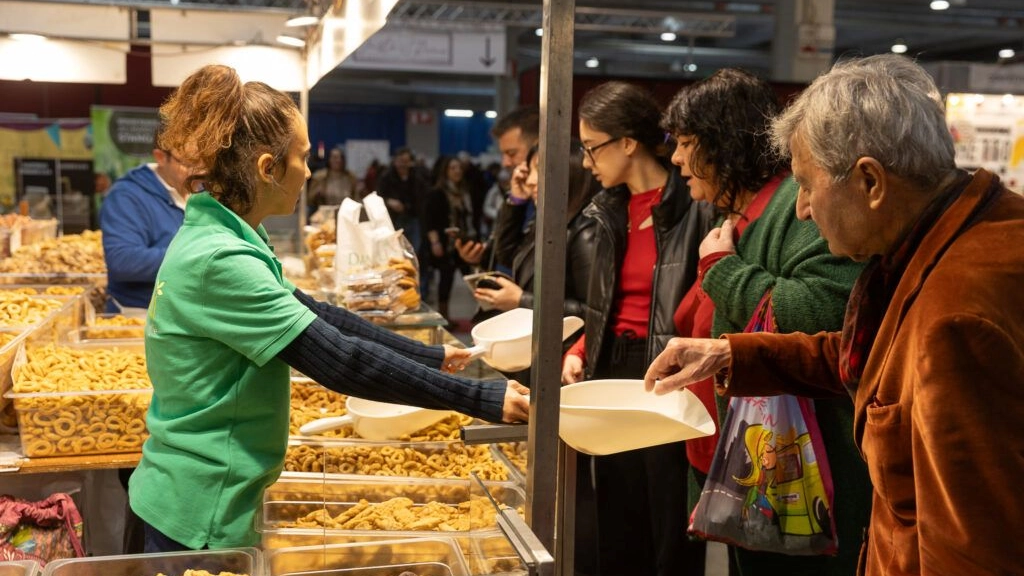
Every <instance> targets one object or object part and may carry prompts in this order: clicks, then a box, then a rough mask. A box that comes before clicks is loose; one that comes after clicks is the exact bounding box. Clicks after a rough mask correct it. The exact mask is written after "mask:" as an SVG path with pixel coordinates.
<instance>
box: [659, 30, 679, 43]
mask: <svg viewBox="0 0 1024 576" xmlns="http://www.w3.org/2000/svg"><path fill="white" fill-rule="evenodd" d="M661 39H662V41H664V42H675V41H676V33H675V32H662V33H661Z"/></svg>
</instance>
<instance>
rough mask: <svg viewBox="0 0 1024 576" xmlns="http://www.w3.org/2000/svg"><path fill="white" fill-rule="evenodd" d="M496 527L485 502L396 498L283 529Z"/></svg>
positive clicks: (319, 513) (310, 517)
mask: <svg viewBox="0 0 1024 576" xmlns="http://www.w3.org/2000/svg"><path fill="white" fill-rule="evenodd" d="M497 524H498V522H497V512H496V511H495V510H494V507H493V506H492V505H491V504H490V502H489V501H488V500H487V499H486V498H471V499H470V500H469V501H467V502H460V503H459V504H458V505H457V506H453V505H448V504H442V503H440V502H428V503H426V504H422V505H417V504H416V503H414V502H413V501H412V500H411V499H409V498H404V497H398V498H392V499H390V500H387V501H384V502H380V503H376V504H371V503H369V502H368V501H366V500H360V501H359V503H358V504H355V505H354V506H351V507H349V508H348V509H347V510H345V511H344V512H342V513H340V514H338V515H337V516H333V517H332V516H331V515H330V513H329V512H328V511H327V510H325V509H323V508H321V509H318V510H316V511H314V512H310V513H309V514H306V515H305V516H303V517H301V518H299V519H298V520H296V521H295V522H290V523H286V524H285V525H283V526H282V527H283V528H329V529H338V530H389V531H394V530H402V531H405V530H412V531H435V532H467V531H469V530H479V529H483V528H493V527H495V526H497Z"/></svg>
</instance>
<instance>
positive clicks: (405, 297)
mask: <svg viewBox="0 0 1024 576" xmlns="http://www.w3.org/2000/svg"><path fill="white" fill-rule="evenodd" d="M388 268H390V269H392V270H397V271H398V272H401V273H402V277H401V278H399V279H398V281H397V282H396V284H397V285H398V287H399V288H401V289H402V293H401V294H399V295H398V300H399V301H400V302H401V303H402V304H404V305H405V307H406V308H407V309H409V310H415V309H417V308H419V307H420V281H419V271H418V270H417V267H416V263H415V262H414V261H412V260H408V259H405V258H392V259H390V260H388Z"/></svg>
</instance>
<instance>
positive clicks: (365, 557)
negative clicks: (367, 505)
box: [265, 538, 470, 576]
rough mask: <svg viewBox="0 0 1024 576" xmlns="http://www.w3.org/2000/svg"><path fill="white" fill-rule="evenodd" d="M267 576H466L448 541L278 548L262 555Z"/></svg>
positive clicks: (458, 552)
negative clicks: (412, 575)
mask: <svg viewBox="0 0 1024 576" xmlns="http://www.w3.org/2000/svg"><path fill="white" fill-rule="evenodd" d="M265 557H266V565H267V569H268V572H269V574H270V575H271V576H297V575H299V574H302V575H312V574H317V575H323V576H397V575H398V574H401V573H402V572H405V571H410V572H413V573H415V574H416V575H417V576H469V575H470V571H469V568H468V567H467V565H466V560H465V558H464V557H463V555H462V551H461V549H460V547H459V545H458V544H457V543H456V542H455V541H454V540H452V539H451V538H410V539H404V540H383V541H377V542H359V543H350V544H328V545H326V546H303V547H297V548H280V549H277V550H270V551H268V552H267V553H266V554H265Z"/></svg>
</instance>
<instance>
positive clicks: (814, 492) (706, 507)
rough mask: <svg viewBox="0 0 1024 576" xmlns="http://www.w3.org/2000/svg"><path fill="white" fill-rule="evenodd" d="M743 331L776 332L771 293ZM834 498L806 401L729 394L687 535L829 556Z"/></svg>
mask: <svg viewBox="0 0 1024 576" xmlns="http://www.w3.org/2000/svg"><path fill="white" fill-rule="evenodd" d="M745 331H746V332H774V331H775V318H774V314H773V312H772V305H771V293H770V292H769V293H768V294H765V296H764V298H762V299H761V303H760V305H759V306H758V309H757V312H756V313H755V314H754V318H753V319H751V321H750V324H749V325H748V326H747V328H746V330H745ZM833 501H834V499H833V487H832V474H831V472H830V470H829V465H828V458H827V457H826V455H825V446H824V443H823V442H822V438H821V431H820V430H819V429H818V420H817V418H816V417H815V415H814V404H813V403H812V401H811V400H810V399H808V398H802V397H800V398H798V397H796V396H789V395H783V396H770V397H764V396H755V397H734V398H732V399H731V400H730V401H729V408H728V410H727V412H726V416H725V421H724V422H723V423H722V432H721V439H720V440H719V443H718V447H717V448H716V450H715V457H714V460H713V461H712V463H711V469H710V471H709V472H708V479H707V482H705V483H704V488H703V490H702V491H701V495H700V500H699V501H698V502H697V506H696V508H695V509H694V512H693V516H692V517H691V522H690V533H691V534H695V535H697V536H700V537H703V538H706V539H708V540H717V541H720V542H726V543H728V544H732V545H735V546H741V547H743V548H747V549H750V550H761V551H767V552H779V553H783V554H794V555H813V554H834V553H835V552H836V549H837V542H836V537H835V519H834V517H833V514H832V510H833V507H832V504H833Z"/></svg>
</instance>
